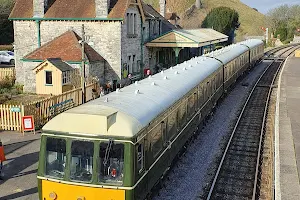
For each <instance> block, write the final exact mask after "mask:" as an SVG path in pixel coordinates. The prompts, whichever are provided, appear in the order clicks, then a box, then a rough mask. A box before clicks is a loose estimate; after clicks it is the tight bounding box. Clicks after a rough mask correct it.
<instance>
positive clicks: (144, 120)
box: [43, 47, 235, 137]
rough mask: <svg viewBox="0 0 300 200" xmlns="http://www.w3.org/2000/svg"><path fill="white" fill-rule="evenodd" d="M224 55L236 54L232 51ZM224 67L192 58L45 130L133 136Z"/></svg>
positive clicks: (75, 111) (55, 121) (81, 108)
mask: <svg viewBox="0 0 300 200" xmlns="http://www.w3.org/2000/svg"><path fill="white" fill-rule="evenodd" d="M227 48H228V47H227ZM231 50H234V51H235V48H232V49H231ZM223 53H224V54H227V55H229V54H232V52H231V51H224V52H223ZM220 67H222V64H221V63H220V62H219V61H217V60H216V59H214V58H210V57H205V56H199V57H196V58H192V59H191V60H189V61H186V62H184V63H182V64H179V65H176V66H174V67H171V68H169V69H167V70H165V71H163V72H161V73H158V74H155V75H153V76H150V77H148V78H146V79H143V80H141V81H138V82H136V83H134V84H131V85H129V86H127V87H124V88H122V89H121V90H120V91H116V92H112V93H110V94H107V95H105V96H103V97H100V98H98V99H96V100H93V101H90V102H88V103H86V104H83V105H81V106H78V107H75V108H73V109H70V110H68V111H66V112H64V113H61V114H59V115H58V116H56V117H55V118H53V119H52V120H50V121H49V122H48V123H47V124H46V125H45V126H44V127H43V130H44V131H46V130H49V131H58V132H68V133H82V134H95V135H104V136H119V137H133V136H135V135H136V134H137V133H138V132H139V131H140V130H141V129H143V128H144V127H146V126H147V125H148V124H149V123H150V122H151V121H152V120H153V119H155V118H156V117H157V116H158V115H159V114H160V113H162V112H163V111H165V110H166V109H168V108H169V107H170V106H172V105H173V104H174V103H175V102H176V101H178V100H179V99H181V98H182V97H183V96H184V95H185V94H186V93H187V92H189V91H190V90H191V89H192V88H194V87H195V86H197V85H198V84H199V83H201V82H202V81H203V80H204V79H206V78H207V77H208V76H209V75H211V74H212V73H213V72H214V71H216V70H217V69H219V68H220Z"/></svg>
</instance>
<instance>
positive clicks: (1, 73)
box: [0, 67, 15, 80]
mask: <svg viewBox="0 0 300 200" xmlns="http://www.w3.org/2000/svg"><path fill="white" fill-rule="evenodd" d="M14 76H15V68H14V67H9V68H0V80H2V79H4V78H5V77H9V78H11V77H14Z"/></svg>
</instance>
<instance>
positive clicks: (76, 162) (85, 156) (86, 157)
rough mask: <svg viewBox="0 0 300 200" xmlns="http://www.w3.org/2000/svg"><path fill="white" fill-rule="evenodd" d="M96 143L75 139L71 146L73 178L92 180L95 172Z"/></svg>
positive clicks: (85, 180)
mask: <svg viewBox="0 0 300 200" xmlns="http://www.w3.org/2000/svg"><path fill="white" fill-rule="evenodd" d="M93 155H94V143H93V142H87V141H73V142H72V146H71V156H72V159H71V175H70V178H71V180H76V181H84V182H90V181H91V180H92V173H93Z"/></svg>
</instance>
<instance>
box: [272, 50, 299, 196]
mask: <svg viewBox="0 0 300 200" xmlns="http://www.w3.org/2000/svg"><path fill="white" fill-rule="evenodd" d="M278 81H279V82H278V93H277V105H276V117H275V199H276V200H299V199H300V58H296V57H295V55H294V54H292V55H291V56H290V57H289V58H288V59H287V60H286V62H285V64H284V66H283V69H282V71H281V72H280V76H279V80H278Z"/></svg>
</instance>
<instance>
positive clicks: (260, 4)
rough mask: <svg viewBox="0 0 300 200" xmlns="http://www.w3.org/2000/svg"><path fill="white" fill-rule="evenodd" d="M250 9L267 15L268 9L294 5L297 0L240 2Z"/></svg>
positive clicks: (250, 0) (245, 0) (246, 0)
mask: <svg viewBox="0 0 300 200" xmlns="http://www.w3.org/2000/svg"><path fill="white" fill-rule="evenodd" d="M240 1H241V2H243V3H244V4H246V5H247V6H249V7H251V8H256V9H257V10H258V11H259V12H261V13H263V14H267V12H268V11H269V10H270V9H273V8H276V7H279V6H281V5H284V4H288V5H295V4H299V5H300V1H299V0H240Z"/></svg>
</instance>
